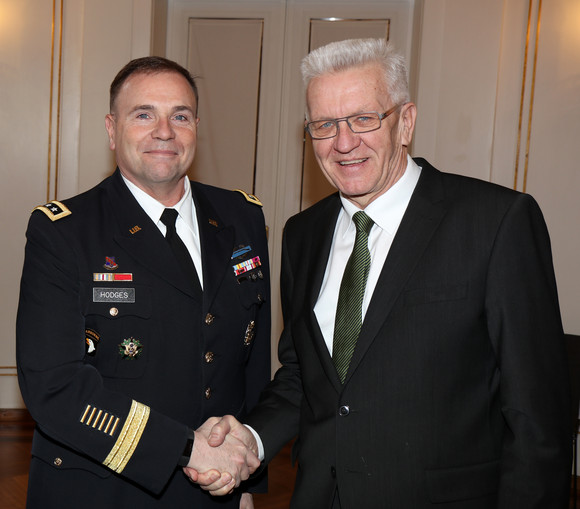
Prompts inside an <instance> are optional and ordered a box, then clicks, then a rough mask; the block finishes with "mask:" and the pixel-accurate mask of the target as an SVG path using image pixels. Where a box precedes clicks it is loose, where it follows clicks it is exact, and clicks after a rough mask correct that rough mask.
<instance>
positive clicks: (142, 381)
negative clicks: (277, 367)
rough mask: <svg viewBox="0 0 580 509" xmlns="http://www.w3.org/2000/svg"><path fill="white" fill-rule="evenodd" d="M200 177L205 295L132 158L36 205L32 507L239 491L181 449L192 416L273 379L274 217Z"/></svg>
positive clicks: (24, 327)
mask: <svg viewBox="0 0 580 509" xmlns="http://www.w3.org/2000/svg"><path fill="white" fill-rule="evenodd" d="M191 184H192V194H193V199H194V201H195V206H196V211H197V220H198V223H199V232H200V239H201V254H202V264H203V281H204V291H203V295H201V294H200V292H199V289H198V290H197V291H196V289H195V285H194V284H193V282H191V281H188V280H186V278H185V276H184V274H183V273H182V272H181V271H180V268H179V267H178V265H177V262H176V261H175V257H174V255H173V253H172V251H171V250H170V247H169V245H168V243H167V242H166V241H165V239H164V237H163V235H162V234H161V232H160V231H159V229H158V228H157V226H156V225H155V224H154V223H153V222H152V221H151V219H150V218H149V217H148V216H147V214H146V213H145V212H144V211H143V209H142V208H141V207H140V206H139V205H138V203H137V201H136V200H135V198H134V197H133V195H132V194H131V192H130V191H129V190H128V188H127V186H126V185H125V184H124V182H123V180H122V177H121V175H120V173H119V170H117V171H116V172H115V173H114V174H113V175H112V176H111V177H109V178H107V179H105V180H104V181H103V182H101V183H100V184H99V185H98V186H96V187H95V188H93V189H92V190H90V191H87V192H86V193H84V194H81V195H79V196H77V197H74V198H72V199H69V200H66V201H64V202H63V203H62V204H61V203H59V202H56V203H50V204H47V205H46V206H43V207H39V209H40V210H39V211H35V212H33V214H32V216H31V218H30V222H29V226H28V231H27V244H26V255H25V262H24V270H23V275H22V282H21V295H20V303H19V310H18V320H17V362H18V375H19V382H20V387H21V391H22V395H23V398H24V401H25V403H26V405H27V407H28V409H29V411H30V413H31V414H32V417H33V418H34V419H35V421H36V423H37V429H36V431H35V435H34V439H33V447H32V462H31V468H30V480H29V493H28V507H30V508H52V507H55V508H56V507H58V508H59V509H63V508H74V509H79V508H99V509H102V508H104V507H108V508H117V507H118V508H126V507H138V508H140V509H141V508H148V507H165V508H170V509H178V508H182V507H183V508H185V507H187V508H206V507H236V508H237V507H238V506H239V501H238V499H239V495H237V496H235V497H226V498H224V499H218V498H212V497H210V496H209V495H207V494H206V493H205V492H203V491H202V490H201V489H199V488H198V487H197V486H196V485H194V484H192V483H191V482H189V480H188V479H187V478H186V477H185V475H184V474H183V472H182V469H181V468H179V467H177V464H178V461H179V459H180V457H181V455H182V453H183V450H184V446H185V444H186V441H187V434H188V428H194V429H195V428H197V427H198V426H199V425H200V424H202V423H203V422H204V421H205V420H206V419H207V418H208V417H210V416H216V415H217V416H219V415H224V414H233V415H235V416H237V417H239V418H240V419H242V418H243V417H244V416H245V414H246V412H247V411H248V410H249V409H250V408H252V406H254V405H255V403H256V401H257V399H258V395H259V393H260V391H261V389H263V387H264V386H265V384H266V383H267V381H268V380H269V378H270V336H269V331H270V295H269V279H268V273H269V267H268V252H267V244H266V236H265V224H264V218H263V214H262V211H261V208H260V207H259V206H257V205H256V204H253V203H250V202H249V201H252V199H253V197H251V196H250V197H248V196H247V195H246V197H245V196H243V195H242V194H241V193H238V192H232V191H226V190H223V189H218V188H215V187H211V186H207V185H203V184H199V183H196V182H192V183H191ZM258 203H259V202H258ZM43 212H44V213H43Z"/></svg>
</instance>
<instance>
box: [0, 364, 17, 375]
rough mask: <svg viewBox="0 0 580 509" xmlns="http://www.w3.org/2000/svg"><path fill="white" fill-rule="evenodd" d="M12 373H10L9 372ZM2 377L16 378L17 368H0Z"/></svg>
mask: <svg viewBox="0 0 580 509" xmlns="http://www.w3.org/2000/svg"><path fill="white" fill-rule="evenodd" d="M9 370H10V371H12V373H8V371H9ZM0 376H16V366H0Z"/></svg>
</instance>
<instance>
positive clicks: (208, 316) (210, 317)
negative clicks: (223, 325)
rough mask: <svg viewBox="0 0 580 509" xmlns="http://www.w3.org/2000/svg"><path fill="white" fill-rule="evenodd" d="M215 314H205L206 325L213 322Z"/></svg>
mask: <svg viewBox="0 0 580 509" xmlns="http://www.w3.org/2000/svg"><path fill="white" fill-rule="evenodd" d="M213 320H214V316H213V315H212V314H211V313H208V314H207V315H205V323H206V325H211V324H212V323H213Z"/></svg>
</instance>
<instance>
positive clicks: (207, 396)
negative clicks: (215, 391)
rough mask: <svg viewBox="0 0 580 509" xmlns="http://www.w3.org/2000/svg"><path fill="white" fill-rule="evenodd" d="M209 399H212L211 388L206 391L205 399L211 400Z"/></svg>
mask: <svg viewBox="0 0 580 509" xmlns="http://www.w3.org/2000/svg"><path fill="white" fill-rule="evenodd" d="M209 398H211V388H210V387H208V388H207V389H206V390H205V399H209Z"/></svg>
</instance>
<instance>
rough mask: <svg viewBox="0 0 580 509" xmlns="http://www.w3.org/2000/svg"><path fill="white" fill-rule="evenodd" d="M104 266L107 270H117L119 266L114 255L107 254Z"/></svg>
mask: <svg viewBox="0 0 580 509" xmlns="http://www.w3.org/2000/svg"><path fill="white" fill-rule="evenodd" d="M103 267H105V269H107V270H115V269H117V268H118V267H119V266H118V265H117V263H116V262H115V257H114V256H105V265H103Z"/></svg>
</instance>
